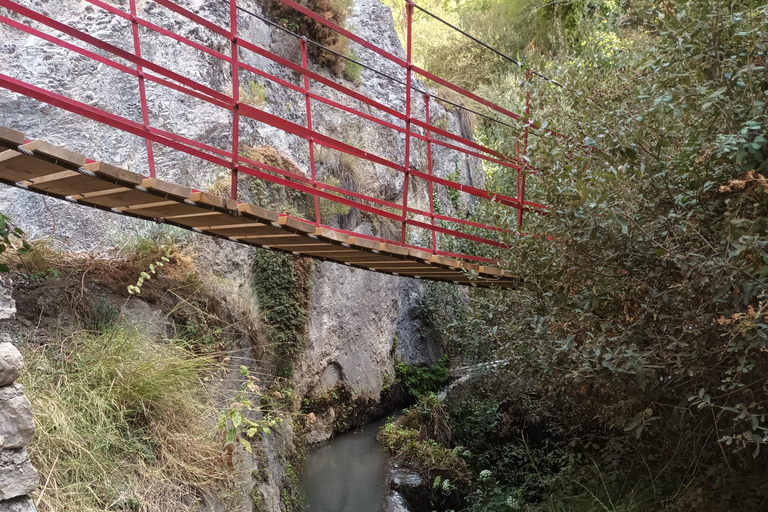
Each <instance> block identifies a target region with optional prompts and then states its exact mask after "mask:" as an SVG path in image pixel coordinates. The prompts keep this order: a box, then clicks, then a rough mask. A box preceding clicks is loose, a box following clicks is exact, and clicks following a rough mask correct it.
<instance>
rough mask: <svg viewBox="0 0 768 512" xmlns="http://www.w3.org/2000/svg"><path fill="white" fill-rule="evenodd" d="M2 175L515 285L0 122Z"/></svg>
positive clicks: (30, 186)
mask: <svg viewBox="0 0 768 512" xmlns="http://www.w3.org/2000/svg"><path fill="white" fill-rule="evenodd" d="M0 182H2V183H4V184H7V185H12V186H16V187H20V188H23V189H25V190H29V191H32V192H36V193H39V194H44V195H49V196H53V197H56V198H59V199H66V200H67V201H70V202H73V203H77V204H80V205H84V206H90V207H93V208H98V209H101V210H106V211H111V212H114V213H117V214H121V215H128V216H131V217H137V218H140V219H145V220H150V221H154V222H159V223H165V224H171V225H174V226H178V227H182V228H185V229H190V230H193V231H196V232H198V233H203V234H205V235H209V236H215V237H219V238H225V239H229V240H232V241H235V242H239V243H243V244H247V245H253V246H257V247H264V248H267V249H272V250H277V251H283V252H290V253H293V254H297V255H300V256H306V257H309V258H314V259H318V260H323V261H333V262H337V263H342V264H344V265H347V266H351V267H357V268H362V269H366V270H371V271H375V272H382V273H387V274H393V275H401V276H407V277H414V278H417V279H428V280H435V281H449V282H454V283H458V284H462V285H475V286H486V287H487V286H495V287H512V286H515V284H516V283H517V278H516V277H514V276H512V275H510V274H508V273H505V272H504V271H503V270H501V269H497V268H494V267H488V266H481V265H476V264H472V263H467V262H464V261H459V260H455V259H451V258H446V257H443V256H439V255H435V254H432V253H430V252H426V251H419V250H415V249H409V248H406V247H402V246H399V245H395V244H388V243H380V242H375V241H372V240H368V239H364V238H358V237H354V236H348V235H346V234H344V233H339V232H336V231H333V230H332V229H328V228H325V227H318V226H316V225H315V224H312V223H309V222H304V221H301V220H298V219H295V218H292V217H289V216H286V215H281V214H279V213H278V212H274V211H270V210H265V209H263V208H260V207H258V206H255V205H252V204H245V203H238V202H237V201H234V200H232V199H227V198H222V197H219V196H217V195H213V194H208V193H206V192H199V191H194V190H192V189H191V188H188V187H185V186H181V185H178V184H175V183H169V182H167V181H162V180H158V179H155V178H145V177H143V176H141V175H140V174H136V173H134V172H130V171H127V170H125V169H120V168H118V167H114V166H112V165H109V164H106V163H104V162H92V163H86V158H85V157H84V156H83V155H79V154H77V153H74V152H72V151H69V150H67V149H65V148H62V147H59V146H54V145H52V144H50V143H47V142H45V141H32V142H27V143H25V139H24V136H23V134H22V133H20V132H17V131H15V130H11V129H8V128H3V127H0Z"/></svg>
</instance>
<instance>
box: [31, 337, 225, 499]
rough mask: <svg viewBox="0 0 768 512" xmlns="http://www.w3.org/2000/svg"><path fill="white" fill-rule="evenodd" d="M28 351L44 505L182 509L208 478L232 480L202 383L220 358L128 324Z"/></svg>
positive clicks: (214, 482) (216, 482)
mask: <svg viewBox="0 0 768 512" xmlns="http://www.w3.org/2000/svg"><path fill="white" fill-rule="evenodd" d="M24 356H25V360H26V366H27V369H28V370H27V372H26V373H25V375H24V377H23V380H22V382H23V384H24V385H25V387H26V393H27V396H28V397H29V399H30V401H31V402H32V408H33V410H34V412H35V421H36V424H37V432H36V434H35V438H34V441H33V443H32V444H31V445H30V446H29V452H30V455H31V457H32V461H33V463H34V464H35V466H36V467H37V468H38V470H39V472H40V477H41V488H40V490H39V491H38V493H37V494H36V496H35V499H36V500H37V501H38V507H39V510H40V512H47V511H65V510H72V511H78V512H90V511H97V510H135V511H146V512H161V511H166V510H167V511H171V510H173V511H179V510H185V507H184V505H183V504H182V501H181V498H182V496H185V495H186V496H190V495H195V494H196V492H195V490H196V489H197V488H199V487H200V486H201V485H204V484H206V485H210V486H212V488H214V489H215V488H219V489H225V488H229V487H231V486H232V483H231V482H230V475H231V473H230V472H229V467H228V464H229V463H231V460H230V461H227V460H225V457H224V456H223V453H222V444H221V441H220V440H219V439H218V438H217V429H216V425H215V420H214V418H213V415H215V411H213V410H212V408H211V406H210V404H209V399H208V397H207V396H206V394H205V392H204V390H203V386H202V383H201V379H202V378H203V377H204V376H206V375H208V374H209V373H210V372H211V370H212V369H213V368H214V363H213V361H212V360H211V359H209V358H207V357H200V356H196V355H194V354H192V353H190V352H188V351H187V350H185V349H183V348H180V347H179V346H177V345H174V344H173V343H156V342H155V341H153V340H149V339H147V338H144V337H142V336H141V335H140V334H139V333H138V332H136V331H134V330H129V329H124V328H122V327H119V326H118V327H116V328H114V329H113V330H111V331H109V332H106V333H103V334H93V333H85V332H75V333H72V334H71V335H69V336H68V337H65V338H62V339H60V340H58V341H57V342H56V343H52V344H49V345H44V346H27V347H25V350H24ZM208 419H210V421H207V420H208Z"/></svg>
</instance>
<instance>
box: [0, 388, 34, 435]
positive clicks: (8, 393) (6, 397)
mask: <svg viewBox="0 0 768 512" xmlns="http://www.w3.org/2000/svg"><path fill="white" fill-rule="evenodd" d="M34 433H35V422H34V420H33V418H32V406H31V405H30V403H29V400H27V397H25V396H24V387H23V386H22V385H21V384H12V385H10V386H4V387H2V388H0V450H7V449H13V448H24V447H25V446H27V445H28V444H29V442H30V441H31V440H32V435H33V434H34Z"/></svg>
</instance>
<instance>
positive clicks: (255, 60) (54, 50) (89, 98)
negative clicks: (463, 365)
mask: <svg viewBox="0 0 768 512" xmlns="http://www.w3.org/2000/svg"><path fill="white" fill-rule="evenodd" d="M21 3H22V4H26V5H28V6H30V7H32V8H33V9H35V10H38V11H40V12H43V13H45V14H47V15H49V16H52V17H55V18H56V19H58V20H61V21H64V22H66V23H68V24H70V25H72V26H74V27H77V28H80V29H86V30H87V31H88V32H90V33H92V34H95V35H96V36H97V37H99V38H100V39H102V40H104V41H106V42H109V43H111V44H114V45H116V46H119V47H121V48H126V49H131V48H132V44H133V43H132V39H131V31H130V26H129V24H128V23H127V22H125V21H124V20H121V19H119V18H117V17H115V16H113V15H111V14H109V13H107V12H106V11H104V10H102V9H99V8H96V7H94V6H93V5H92V4H89V3H88V2H85V1H83V0H69V1H66V2H60V1H58V0H35V1H33V0H25V1H22V2H21ZM178 3H180V4H182V5H185V6H186V7H188V8H191V9H192V10H193V11H196V12H199V13H200V15H202V16H204V17H205V18H207V19H209V20H211V21H213V22H215V23H218V24H220V25H222V26H227V25H228V13H227V6H226V5H225V4H224V3H222V2H203V1H201V0H187V1H180V2H178ZM124 4H125V2H116V3H115V5H118V6H123V7H124ZM241 5H242V6H244V7H246V8H249V9H250V10H252V11H255V12H257V13H262V12H263V11H262V6H261V5H260V3H259V2H258V1H256V0H245V1H243V2H241ZM139 7H140V15H141V16H143V17H145V18H147V19H149V20H150V21H152V22H153V23H156V24H158V25H160V26H162V27H165V28H168V29H171V30H173V31H174V32H176V33H179V34H181V35H184V36H186V37H190V38H192V39H193V40H195V41H198V42H200V43H202V44H204V45H206V46H209V47H211V48H216V49H219V50H220V51H226V49H227V46H228V45H227V43H226V41H224V40H223V39H222V38H219V37H218V36H216V35H215V34H213V33H211V32H209V31H207V30H201V29H200V28H199V27H197V26H195V25H194V24H192V23H191V22H189V21H187V20H185V19H184V18H182V17H181V16H178V15H176V14H174V13H172V12H170V11H168V10H166V9H164V8H162V7H160V6H159V5H157V4H155V3H153V2H146V3H140V4H139ZM11 16H12V17H17V18H18V16H16V15H15V14H12V15H11ZM238 24H239V29H240V36H241V37H242V38H243V39H246V40H248V41H251V42H253V43H255V44H257V45H259V46H262V47H264V48H268V49H270V50H271V51H274V52H275V53H278V54H279V55H282V56H284V57H286V58H291V59H294V60H296V59H297V58H298V55H299V54H298V51H299V42H298V41H297V40H295V39H294V38H292V37H290V36H287V35H285V34H282V33H280V32H279V31H275V30H274V29H271V28H270V27H269V26H267V25H266V24H264V23H263V22H262V21H260V20H258V19H256V18H254V17H252V16H250V15H248V14H246V13H242V12H241V13H240V15H239V19H238ZM32 25H33V26H38V27H39V25H38V24H36V23H32ZM346 25H347V27H348V28H349V29H350V30H352V31H353V32H355V33H357V34H359V35H360V36H361V37H363V38H365V39H366V40H369V41H374V42H376V43H377V44H379V45H380V46H382V47H384V48H385V49H386V50H387V51H389V52H391V53H393V54H395V55H398V56H400V57H402V58H404V56H405V54H404V51H403V48H402V47H401V44H400V41H399V40H398V38H397V34H396V32H395V30H394V26H393V21H392V15H391V13H390V11H389V9H388V8H387V7H385V6H384V5H382V4H381V3H380V2H379V1H378V0H355V1H354V2H353V6H352V9H351V12H350V14H349V16H348V19H347V23H346ZM40 28H42V27H40ZM142 38H143V39H142V50H143V52H144V54H143V55H144V57H145V58H148V59H150V60H153V61H155V62H157V63H159V64H161V65H164V66H167V67H168V68H170V69H172V70H173V71H176V72H179V73H181V74H183V75H185V76H188V77H191V78H193V79H195V80H197V81H199V82H200V83H202V84H204V85H206V86H209V87H212V88H214V89H216V90H219V91H222V92H226V91H227V90H229V89H231V81H230V78H229V70H228V68H227V67H226V66H223V65H222V63H221V62H219V61H217V60H216V59H214V58H212V57H210V56H208V55H206V54H204V53H202V52H199V51H197V50H194V49H190V48H188V47H186V46H183V45H181V44H177V43H174V42H172V41H170V40H169V39H167V38H165V37H163V36H158V35H147V33H146V32H143V33H142ZM0 41H1V42H0V52H1V53H2V54H3V55H4V56H8V58H5V57H4V58H3V59H2V60H1V61H0V72H2V73H6V74H9V75H11V76H14V77H18V78H20V79H23V80H27V81H30V82H32V83H33V84H35V85H38V86H41V87H45V88H47V89H49V90H51V91H53V92H57V93H61V94H65V95H69V96H71V97H74V98H75V99H78V100H80V101H83V102H86V103H89V104H91V105H94V106H97V107H100V108H104V109H107V110H110V111H112V112H114V113H116V114H119V115H122V116H125V117H128V118H130V119H133V120H136V121H140V119H141V112H140V109H139V107H138V105H139V103H138V87H137V84H136V80H135V78H133V77H128V76H126V75H124V74H122V73H120V72H117V71H115V70H113V69H111V68H109V67H107V66H102V65H96V64H94V63H93V62H92V61H90V60H89V59H87V58H85V57H81V56H77V55H74V54H72V53H70V52H69V51H67V50H64V49H62V48H60V47H55V46H53V45H51V44H49V43H46V42H43V41H41V40H39V39H37V38H34V37H32V36H28V35H26V34H24V33H22V32H19V31H17V30H15V29H11V28H8V27H7V26H4V25H0ZM351 49H352V50H353V51H354V52H355V53H356V54H357V55H358V58H359V59H360V60H361V61H362V62H365V63H366V64H368V65H371V66H373V67H375V68H377V69H380V70H381V71H382V72H384V73H387V74H389V75H391V76H395V77H398V78H399V79H401V80H402V79H404V78H405V72H404V70H403V69H401V68H400V67H399V66H397V65H395V64H393V63H391V62H389V61H387V60H386V59H384V58H383V57H381V56H379V55H377V54H375V53H373V52H371V51H369V50H367V49H365V48H362V47H360V46H359V45H357V44H354V43H353V44H352V45H351ZM242 57H243V60H244V61H245V62H247V63H248V64H251V65H253V66H255V67H257V68H259V69H263V70H265V71H267V72H269V73H271V74H273V75H276V76H278V77H280V78H283V79H285V80H288V81H291V82H294V83H300V82H299V80H300V78H299V77H298V76H297V75H296V74H294V73H293V72H291V71H289V70H287V69H285V68H283V67H281V66H279V65H277V64H275V63H274V62H272V61H269V60H267V59H265V58H263V57H259V56H257V55H255V54H252V53H250V52H244V53H243V56H242ZM310 67H311V68H313V69H314V70H315V71H317V72H318V73H320V74H323V75H326V76H329V77H332V78H333V79H334V80H337V81H340V82H343V83H344V85H345V86H347V87H351V88H353V89H356V90H357V91H358V92H360V93H362V94H364V95H366V96H368V97H370V98H372V99H375V100H377V101H379V102H381V103H383V104H385V105H387V106H389V107H392V108H396V109H398V110H401V111H403V110H404V98H405V95H404V87H403V86H402V85H399V84H397V83H393V82H392V81H390V80H388V79H386V78H384V77H382V76H381V75H378V74H376V73H374V72H373V71H370V70H366V69H363V70H362V73H361V80H360V81H359V83H357V84H353V83H350V82H348V81H346V80H344V79H341V78H337V77H335V76H332V75H331V74H330V72H328V71H327V70H325V69H317V68H316V66H314V65H313V64H312V63H310ZM248 81H254V82H257V83H259V84H261V85H262V86H263V87H264V91H265V98H266V102H265V105H264V107H263V108H264V109H265V110H267V111H269V112H271V113H273V114H276V115H279V116H281V117H283V118H286V119H288V120H290V121H293V122H296V123H300V124H303V123H305V115H304V98H303V96H302V95H300V94H297V93H295V92H293V91H290V90H288V89H285V88H284V87H282V86H280V85H277V84H274V83H272V82H269V81H267V80H265V79H262V78H259V77H257V76H255V75H252V74H250V73H247V72H243V74H242V76H241V82H242V83H247V82H248ZM311 87H312V89H313V90H315V91H316V92H317V93H319V94H323V95H325V96H327V97H329V98H330V99H332V100H335V101H339V102H342V103H348V104H349V103H350V101H349V100H346V99H345V98H344V97H343V96H342V95H341V94H340V93H338V92H336V91H334V90H331V89H329V88H328V87H326V86H323V85H320V84H315V83H312V85H311ZM420 87H422V88H424V86H423V85H420ZM147 95H148V101H149V104H150V109H151V116H150V117H151V120H152V123H153V125H154V126H157V127H160V128H162V129H164V130H168V131H171V132H174V133H179V134H181V135H184V136H186V137H190V138H193V139H195V140H199V141H201V142H205V143H208V144H211V145H214V146H217V147H221V148H227V147H229V145H230V144H231V139H230V136H231V134H230V128H229V126H230V120H229V115H228V114H227V112H226V111H224V110H222V109H219V108H217V107H213V106H211V105H208V104H205V103H203V102H201V101H199V100H196V99H190V98H188V97H185V96H183V95H181V94H180V93H177V92H174V91H172V90H170V89H166V88H162V87H159V86H157V85H154V84H148V86H147ZM412 101H413V103H412V112H413V115H414V116H415V117H419V118H421V119H423V118H424V101H423V98H422V97H421V95H420V94H414V95H413V100H412ZM354 106H356V107H357V108H362V109H363V111H366V112H369V113H372V114H374V115H379V117H380V118H382V119H383V120H386V121H391V122H396V123H398V121H396V120H394V119H389V118H388V116H387V115H386V114H383V113H377V111H376V110H375V109H372V108H369V107H367V106H364V105H354ZM430 110H431V118H432V122H433V123H444V124H445V126H447V129H448V130H450V131H453V132H454V133H459V127H458V120H457V118H456V116H454V115H453V114H452V113H451V112H446V110H445V109H444V108H443V107H442V106H440V105H439V104H438V103H436V102H434V101H433V102H432V103H431V104H430ZM312 113H313V121H314V126H315V127H316V128H317V129H318V130H320V131H321V132H323V133H326V134H328V135H330V136H333V137H335V138H338V139H340V140H343V141H345V142H348V143H350V144H353V145H355V146H358V147H360V148H362V149H364V150H367V151H370V152H372V153H374V154H377V155H380V156H383V157H386V158H389V159H391V160H393V161H402V158H403V156H402V155H403V153H404V144H405V137H404V135H403V134H399V133H397V132H394V131H392V130H389V129H386V128H383V127H381V126H379V125H377V124H375V123H372V122H370V121H365V120H362V119H359V118H356V117H354V116H352V115H350V114H347V113H345V112H343V111H340V110H337V109H335V108H332V107H330V106H328V105H325V104H322V103H319V102H314V103H313V112H312ZM0 124H5V125H8V126H11V127H13V128H15V129H18V130H21V131H24V132H25V133H26V134H27V137H30V138H35V137H38V138H42V139H45V140H48V141H50V142H53V143H56V144H61V145H64V146H66V147H67V148H69V149H72V150H75V151H79V152H81V153H84V154H86V155H87V156H88V157H90V158H94V159H103V160H105V161H107V162H109V163H112V164H115V165H119V166H122V167H125V168H127V169H130V170H133V171H137V172H142V173H145V174H146V173H147V172H148V166H147V159H146V152H145V147H144V142H143V140H141V139H139V138H137V137H134V136H132V135H127V134H125V133H122V132H119V131H117V130H114V129H112V128H109V127H106V126H104V125H101V124H98V123H95V122H92V121H88V120H84V119H82V118H79V117H78V116H75V115H73V114H70V113H67V112H65V111H62V110H59V109H56V108H53V107H50V106H48V105H45V104H41V103H39V102H37V101H34V100H31V99H28V98H24V97H21V96H19V95H16V94H12V93H9V92H7V91H5V90H0ZM241 130H242V132H241V142H242V143H244V144H247V145H250V146H253V147H256V146H259V145H262V144H266V145H270V146H273V147H275V148H276V149H277V150H278V151H280V152H281V153H283V154H285V155H287V156H289V157H291V158H292V159H293V160H295V161H296V163H297V164H298V165H299V167H300V168H301V169H302V170H304V171H305V172H307V173H308V167H309V162H308V145H307V143H306V141H304V140H302V139H299V138H297V137H294V136H290V135H287V134H285V133H284V132H282V131H280V130H277V129H275V128H272V127H269V126H267V125H263V124H260V123H257V122H255V121H253V120H245V119H244V120H243V122H242V123H241ZM154 148H155V158H156V162H157V169H158V177H160V178H162V179H166V180H172V181H176V182H179V183H182V184H185V185H191V186H195V187H196V188H199V189H203V188H205V186H206V185H209V184H211V183H212V182H213V181H214V180H215V179H216V177H217V176H220V175H222V174H223V173H224V172H226V170H225V169H221V168H217V167H216V166H213V165H210V164H207V163H205V162H202V161H200V160H197V159H195V158H192V157H188V156H185V155H183V154H180V153H178V152H176V151H171V150H167V149H165V148H163V147H161V146H159V145H155V146H154ZM433 156H434V162H435V164H434V173H435V174H436V175H437V176H441V177H446V176H447V175H448V174H451V173H456V172H457V171H458V172H459V175H460V177H461V179H462V181H463V182H464V183H468V184H474V185H480V186H481V185H482V173H481V172H480V171H479V169H478V166H477V165H476V162H474V161H473V160H472V159H468V158H466V157H464V156H463V155H459V154H457V153H455V152H453V151H451V150H447V149H444V148H441V147H439V146H434V147H433ZM425 159H426V147H425V145H424V144H422V143H420V142H419V141H417V140H415V139H413V140H412V151H411V165H412V166H414V167H416V168H420V169H425V166H426V160H425ZM330 165H331V164H329V163H324V162H318V176H319V177H321V178H322V177H323V176H324V175H326V174H327V173H330V172H331V170H330V169H329V168H328V166H330ZM357 165H358V169H357V171H356V172H357V174H358V175H359V176H360V177H362V180H361V181H362V183H361V184H360V186H361V187H362V188H361V189H360V190H359V192H363V193H366V194H370V195H373V196H375V197H381V198H382V199H386V200H391V201H399V200H400V198H401V197H402V188H403V174H402V173H400V172H397V171H393V170H391V169H387V168H384V167H382V166H379V165H374V164H372V163H370V162H365V161H358V162H357ZM444 195H445V194H444V193H443V192H440V194H438V197H439V198H440V199H441V203H442V204H443V205H449V204H450V201H449V200H448V199H447V197H444ZM409 198H410V200H409V204H410V205H413V206H416V207H419V208H422V209H428V208H429V196H428V194H427V188H426V184H425V183H420V180H412V182H411V187H410V192H409ZM446 208H447V207H446ZM0 211H2V212H3V213H5V214H6V215H9V216H10V217H12V218H13V219H14V221H15V222H16V223H17V224H18V225H19V226H20V227H21V228H22V229H24V230H25V231H26V232H27V233H29V234H30V235H31V237H33V238H37V237H44V236H53V237H54V239H55V240H57V241H58V242H61V243H64V244H66V246H67V247H68V248H69V249H70V250H75V251H90V252H99V253H103V252H109V251H110V250H112V249H113V248H114V247H115V246H116V245H119V242H121V241H122V239H123V237H122V236H120V235H119V234H120V233H123V232H124V231H126V230H133V229H137V228H138V227H139V226H140V225H141V223H142V222H143V221H135V220H131V219H125V218H121V217H118V216H115V215H111V214H108V213H104V212H100V211H96V210H92V209H88V208H85V207H82V206H78V205H73V204H69V203H66V202H63V201H57V200H53V199H50V198H44V197H42V196H37V195H34V194H30V193H28V192H24V191H22V190H18V189H12V188H2V189H0ZM344 217H345V218H343V219H340V220H339V222H341V223H342V224H343V226H342V227H344V228H346V229H350V230H355V231H360V232H367V233H371V232H372V230H373V228H374V226H372V225H371V224H370V223H369V222H366V220H365V219H364V218H362V217H360V216H359V215H348V216H344ZM421 220H426V219H421ZM424 235H425V233H419V232H418V230H413V231H410V232H409V237H410V240H411V241H412V242H418V240H420V239H421V240H423V239H424ZM195 243H196V244H197V245H198V246H199V247H200V248H201V252H203V253H204V254H207V255H214V257H213V258H210V260H211V263H212V265H211V266H212V268H213V269H214V271H215V269H216V268H218V267H219V266H223V267H224V268H226V269H227V272H228V274H227V275H224V276H223V277H226V278H228V279H231V280H233V281H235V282H240V283H242V282H244V281H245V280H246V279H247V278H248V275H247V274H248V271H249V266H248V265H247V264H243V263H244V262H245V261H247V260H248V259H249V255H250V250H249V249H248V248H246V247H244V246H239V245H237V244H233V243H228V242H221V241H214V240H210V239H204V238H203V237H195ZM222 262H223V263H222ZM227 262H229V264H227ZM422 291H423V287H422V285H420V284H419V283H418V282H417V281H414V280H410V279H406V278H398V277H393V276H384V275H377V274H373V273H369V272H366V271H362V270H354V269H348V268H345V267H340V266H338V265H336V264H332V263H322V264H319V265H318V266H317V275H316V279H315V287H314V295H313V297H312V299H313V300H312V311H311V314H310V315H309V317H310V326H309V330H310V334H311V346H310V349H309V351H308V353H307V355H306V357H305V358H303V359H302V361H301V362H300V364H299V368H298V370H299V371H298V372H295V374H296V375H298V376H299V378H298V382H296V386H297V388H299V389H300V390H302V391H307V390H310V389H312V388H313V387H314V386H316V385H317V383H318V382H319V380H320V376H321V374H322V373H323V371H324V370H325V368H326V367H327V366H328V365H329V364H331V363H336V364H338V365H340V367H341V368H342V375H343V377H344V378H345V379H347V380H349V382H350V384H351V385H352V386H353V387H354V389H355V390H356V391H359V392H361V393H364V394H367V395H370V396H376V395H378V393H379V391H380V388H381V385H382V382H383V378H384V375H385V374H386V373H390V372H391V371H392V355H393V354H392V347H393V342H394V340H395V339H397V340H398V346H399V349H398V350H399V352H400V354H401V355H402V357H403V358H404V359H406V360H407V361H408V362H411V363H413V362H430V361H434V360H435V359H436V358H437V356H438V354H439V347H429V346H421V345H420V340H419V339H418V337H417V336H416V334H415V333H416V332H417V330H418V318H417V315H416V313H415V310H414V307H415V304H416V301H417V300H418V298H419V296H420V295H421V294H422Z"/></svg>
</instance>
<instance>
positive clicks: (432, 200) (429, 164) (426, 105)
mask: <svg viewBox="0 0 768 512" xmlns="http://www.w3.org/2000/svg"><path fill="white" fill-rule="evenodd" d="M424 117H426V121H427V126H430V121H429V94H425V95H424ZM426 136H427V173H428V174H429V178H430V180H429V215H430V218H431V219H430V220H431V221H432V253H437V233H435V194H434V186H435V185H434V183H432V139H431V138H430V136H431V135H430V131H429V128H427V130H426Z"/></svg>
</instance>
